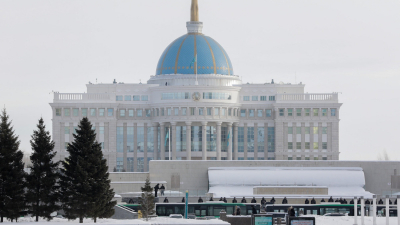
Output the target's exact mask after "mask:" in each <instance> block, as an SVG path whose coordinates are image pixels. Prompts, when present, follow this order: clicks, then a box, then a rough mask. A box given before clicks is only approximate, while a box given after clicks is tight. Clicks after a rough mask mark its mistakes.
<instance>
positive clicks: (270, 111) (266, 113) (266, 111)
mask: <svg viewBox="0 0 400 225" xmlns="http://www.w3.org/2000/svg"><path fill="white" fill-rule="evenodd" d="M265 115H266V116H267V117H271V116H272V109H266V110H265Z"/></svg>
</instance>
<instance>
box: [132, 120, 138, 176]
mask: <svg viewBox="0 0 400 225" xmlns="http://www.w3.org/2000/svg"><path fill="white" fill-rule="evenodd" d="M137 136H138V129H137V123H134V124H133V171H134V172H137V164H138V163H137V161H138V154H137V153H138V148H137V143H138V141H137Z"/></svg>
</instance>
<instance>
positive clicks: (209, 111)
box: [207, 108, 211, 116]
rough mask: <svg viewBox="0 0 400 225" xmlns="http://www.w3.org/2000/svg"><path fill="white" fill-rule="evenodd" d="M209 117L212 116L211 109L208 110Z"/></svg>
mask: <svg viewBox="0 0 400 225" xmlns="http://www.w3.org/2000/svg"><path fill="white" fill-rule="evenodd" d="M207 116H211V108H207Z"/></svg>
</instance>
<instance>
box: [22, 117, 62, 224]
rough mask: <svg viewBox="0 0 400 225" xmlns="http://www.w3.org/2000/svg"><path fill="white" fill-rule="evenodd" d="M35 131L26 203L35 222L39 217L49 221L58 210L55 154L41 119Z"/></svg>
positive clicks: (32, 141)
mask: <svg viewBox="0 0 400 225" xmlns="http://www.w3.org/2000/svg"><path fill="white" fill-rule="evenodd" d="M37 128H38V129H37V130H35V131H33V135H32V140H31V146H32V150H33V154H32V155H31V157H30V159H31V162H32V166H30V169H31V171H30V173H29V174H28V175H27V177H26V181H27V189H28V190H27V193H26V198H27V203H28V207H29V210H30V212H31V213H32V215H34V216H35V217H36V222H37V221H39V216H40V217H45V218H47V220H51V218H52V217H51V216H50V214H51V213H52V212H54V211H57V210H59V209H60V207H59V206H58V205H57V204H56V203H57V202H58V197H59V193H58V189H59V188H58V185H57V179H58V164H59V163H58V162H54V161H53V159H54V156H55V155H56V153H55V152H54V151H53V150H54V142H53V141H52V140H51V136H50V133H49V132H48V131H46V126H45V125H44V122H43V119H42V118H40V120H39V124H38V125H37Z"/></svg>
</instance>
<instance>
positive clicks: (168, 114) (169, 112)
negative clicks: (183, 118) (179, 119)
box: [167, 108, 171, 116]
mask: <svg viewBox="0 0 400 225" xmlns="http://www.w3.org/2000/svg"><path fill="white" fill-rule="evenodd" d="M170 115H171V108H168V109H167V116H170Z"/></svg>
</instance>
